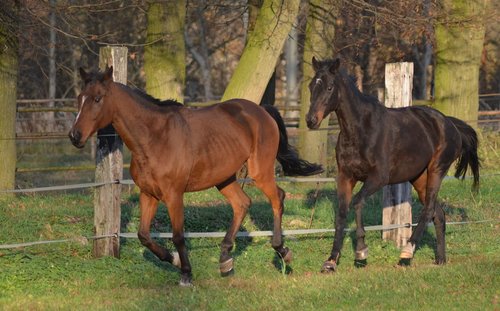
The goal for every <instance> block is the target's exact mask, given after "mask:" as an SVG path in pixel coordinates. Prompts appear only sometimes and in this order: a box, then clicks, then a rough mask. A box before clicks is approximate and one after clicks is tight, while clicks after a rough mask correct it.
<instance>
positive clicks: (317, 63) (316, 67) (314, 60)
mask: <svg viewBox="0 0 500 311" xmlns="http://www.w3.org/2000/svg"><path fill="white" fill-rule="evenodd" d="M312 64H313V69H314V71H318V70H319V68H320V66H319V62H318V61H317V60H316V57H314V56H313V57H312Z"/></svg>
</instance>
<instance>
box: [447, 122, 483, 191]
mask: <svg viewBox="0 0 500 311" xmlns="http://www.w3.org/2000/svg"><path fill="white" fill-rule="evenodd" d="M448 119H450V120H451V122H453V125H455V127H456V128H457V130H458V131H459V132H460V136H461V137H462V153H461V154H460V156H459V158H458V162H457V166H456V169H457V171H456V172H455V177H456V178H460V177H461V178H462V179H463V178H464V177H465V173H467V166H470V168H471V170H472V175H473V176H474V184H473V185H472V188H473V189H474V191H477V189H478V187H479V167H480V166H481V164H480V161H479V157H478V156H477V145H478V139H477V133H476V131H474V129H473V128H472V127H470V126H469V125H468V124H467V123H465V122H464V121H462V120H459V119H457V118H453V117H448Z"/></svg>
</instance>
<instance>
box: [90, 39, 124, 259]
mask: <svg viewBox="0 0 500 311" xmlns="http://www.w3.org/2000/svg"><path fill="white" fill-rule="evenodd" d="M106 66H113V80H114V81H116V82H120V83H123V84H126V83H127V48H125V47H102V48H101V49H100V50H99V68H100V69H101V70H103V69H105V68H106ZM122 150H123V142H122V140H121V138H120V137H119V136H118V135H117V134H116V132H115V129H114V128H113V127H112V126H111V125H109V126H108V127H106V128H104V129H102V130H99V131H98V132H97V151H96V170H95V182H96V183H99V182H112V181H118V180H121V179H122V177H123V152H122ZM120 196H121V185H119V184H106V185H104V186H101V187H98V188H96V191H95V196H94V231H95V235H96V236H108V235H115V234H116V235H115V236H113V237H104V238H99V239H95V240H94V248H93V255H94V257H102V256H114V257H117V258H118V257H120V238H119V237H118V235H117V234H118V233H120V217H121V210H120V202H121V200H120Z"/></svg>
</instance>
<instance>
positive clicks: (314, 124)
mask: <svg viewBox="0 0 500 311" xmlns="http://www.w3.org/2000/svg"><path fill="white" fill-rule="evenodd" d="M306 122H307V127H308V128H310V129H311V130H315V129H317V128H318V127H319V124H320V123H319V122H318V117H317V116H316V115H312V114H309V113H308V114H307V116H306Z"/></svg>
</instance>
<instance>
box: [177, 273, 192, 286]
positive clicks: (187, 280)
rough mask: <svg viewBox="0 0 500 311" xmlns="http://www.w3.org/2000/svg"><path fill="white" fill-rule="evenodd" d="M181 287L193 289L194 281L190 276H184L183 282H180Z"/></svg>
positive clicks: (182, 276)
mask: <svg viewBox="0 0 500 311" xmlns="http://www.w3.org/2000/svg"><path fill="white" fill-rule="evenodd" d="M179 286H181V287H192V286H193V283H192V279H191V276H190V275H186V274H182V275H181V280H180V281H179Z"/></svg>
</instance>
